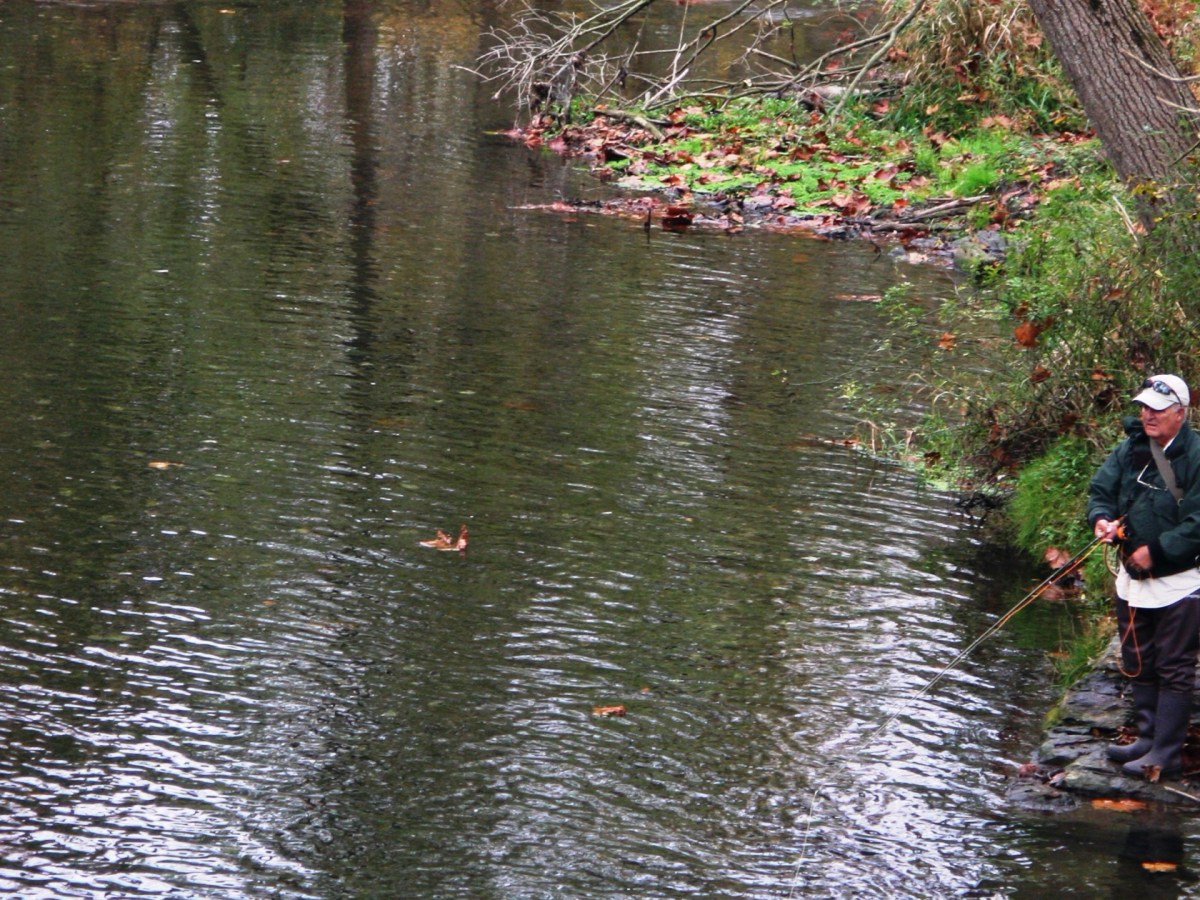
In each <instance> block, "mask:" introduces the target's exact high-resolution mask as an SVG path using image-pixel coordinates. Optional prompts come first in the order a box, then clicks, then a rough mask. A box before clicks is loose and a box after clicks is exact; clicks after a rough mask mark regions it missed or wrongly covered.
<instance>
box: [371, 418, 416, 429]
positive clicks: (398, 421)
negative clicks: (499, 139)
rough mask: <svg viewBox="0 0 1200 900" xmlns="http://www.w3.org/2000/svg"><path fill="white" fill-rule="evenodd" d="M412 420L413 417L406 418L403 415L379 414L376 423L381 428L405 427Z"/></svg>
mask: <svg viewBox="0 0 1200 900" xmlns="http://www.w3.org/2000/svg"><path fill="white" fill-rule="evenodd" d="M411 421H412V420H411V419H405V418H403V417H401V416H379V417H378V418H377V419H375V424H376V425H377V426H379V427H380V428H405V427H407V426H408V425H409V424H410V423H411Z"/></svg>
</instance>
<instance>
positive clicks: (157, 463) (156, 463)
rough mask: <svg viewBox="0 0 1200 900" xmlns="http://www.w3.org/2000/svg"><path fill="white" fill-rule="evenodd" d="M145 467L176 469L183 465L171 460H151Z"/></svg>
mask: <svg viewBox="0 0 1200 900" xmlns="http://www.w3.org/2000/svg"><path fill="white" fill-rule="evenodd" d="M146 465H148V466H149V467H150V468H152V469H176V468H179V467H181V466H182V465H183V463H181V462H178V461H176V460H173V459H152V460H150V461H149V462H148V463H146Z"/></svg>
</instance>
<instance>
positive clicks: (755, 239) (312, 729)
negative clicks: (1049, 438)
mask: <svg viewBox="0 0 1200 900" xmlns="http://www.w3.org/2000/svg"><path fill="white" fill-rule="evenodd" d="M498 15H499V13H498V12H497V11H496V10H494V9H491V8H490V7H488V6H487V5H486V4H482V3H478V4H477V3H469V2H465V0H464V2H461V3H453V2H445V3H436V2H432V3H411V4H410V3H378V4H369V3H361V2H360V3H353V2H346V3H344V4H342V3H330V2H325V0H311V2H288V3H283V2H249V0H246V2H238V3H233V4H228V5H221V4H219V3H147V4H126V3H83V4H76V3H72V4H57V3H47V2H36V3H34V2H23V0H9V2H6V3H5V4H4V5H2V6H0V322H2V324H3V334H4V340H3V342H2V343H0V377H2V379H3V385H4V388H3V390H0V435H2V438H0V475H2V477H3V486H4V489H3V491H0V522H3V523H4V524H3V529H2V530H0V602H2V605H0V733H2V734H3V750H2V751H0V890H4V891H6V892H8V893H9V894H11V895H13V896H20V897H39V898H76V897H78V898H96V897H106V898H146V897H174V898H183V897H188V898H191V897H196V898H243V897H245V898H257V897H264V898H265V897H280V898H343V897H346V898H350V897H428V898H443V897H444V898H449V897H485V898H497V900H501V898H542V897H571V898H584V897H600V896H630V897H647V898H656V897H663V898H666V897H680V896H700V897H792V896H796V897H798V896H803V897H851V896H853V897H863V896H888V897H950V896H956V897H1024V896H1028V897H1034V896H1038V897H1040V896H1046V895H1047V894H1050V895H1071V894H1074V895H1078V896H1108V895H1110V894H1111V895H1113V896H1118V895H1123V894H1124V893H1125V892H1126V891H1132V890H1138V891H1141V892H1143V893H1146V894H1149V895H1154V894H1155V892H1159V895H1162V896H1173V895H1176V894H1177V893H1180V892H1186V891H1187V890H1188V885H1187V882H1186V880H1185V879H1183V878H1181V877H1178V876H1176V877H1170V878H1168V879H1166V880H1163V879H1161V878H1159V879H1156V878H1153V877H1151V876H1149V875H1146V874H1145V873H1144V872H1143V871H1142V869H1141V868H1140V867H1139V865H1138V864H1137V853H1136V852H1133V851H1131V850H1130V849H1129V848H1130V847H1131V846H1139V843H1138V842H1139V841H1142V840H1144V836H1145V834H1146V833H1147V830H1148V829H1151V830H1152V829H1160V830H1162V829H1163V828H1165V833H1166V834H1168V836H1169V837H1172V839H1178V840H1186V841H1191V840H1194V830H1195V829H1194V825H1192V824H1191V823H1190V822H1189V821H1183V822H1174V823H1168V826H1162V823H1161V822H1158V821H1157V820H1155V821H1153V822H1147V821H1146V820H1145V819H1144V818H1141V819H1138V818H1131V817H1128V816H1124V817H1123V816H1122V815H1121V814H1117V813H1111V812H1109V813H1097V812H1094V811H1089V812H1087V813H1076V814H1072V815H1070V816H1045V815H1042V814H1038V813H1034V812H1029V811H1023V810H1021V809H1017V808H1014V807H1013V805H1012V804H1011V803H1010V802H1009V800H1008V799H1007V797H1006V790H1007V786H1008V785H1009V784H1010V783H1011V781H1012V778H1013V777H1014V774H1013V772H1014V769H1015V767H1016V766H1017V765H1019V764H1020V763H1021V762H1023V761H1025V760H1027V759H1028V758H1030V755H1031V753H1032V748H1033V747H1034V746H1035V744H1036V742H1037V740H1038V732H1039V727H1040V723H1041V718H1042V716H1043V715H1044V713H1045V712H1046V711H1047V709H1048V708H1049V707H1050V705H1051V704H1052V703H1053V701H1054V699H1055V690H1054V688H1053V687H1052V683H1051V682H1052V673H1051V670H1050V667H1049V665H1048V662H1047V652H1048V651H1049V650H1050V649H1052V648H1053V647H1054V646H1056V644H1057V642H1058V640H1059V639H1060V637H1062V636H1063V635H1064V634H1065V633H1067V632H1069V630H1070V629H1071V628H1072V627H1073V624H1072V623H1073V618H1072V614H1071V610H1070V608H1069V606H1066V605H1053V604H1038V605H1036V606H1035V607H1033V608H1031V609H1030V610H1028V611H1026V612H1025V613H1023V614H1022V616H1021V617H1020V618H1018V619H1017V620H1015V621H1014V622H1013V623H1012V625H1011V626H1010V627H1009V628H1008V629H1007V630H1006V631H1005V632H1004V633H1002V634H1001V635H1000V636H999V637H997V638H996V639H994V640H992V641H990V642H989V643H987V644H985V645H984V646H983V647H981V648H980V649H979V651H978V652H977V653H975V654H974V655H973V656H972V657H971V658H970V659H968V660H966V661H965V662H964V663H963V664H962V665H961V666H959V667H957V668H956V669H955V670H954V671H952V672H951V673H950V674H949V675H948V677H947V678H946V679H945V681H944V682H943V683H942V684H941V685H939V687H938V688H937V690H936V691H933V692H931V693H930V694H929V695H927V696H923V697H921V699H920V700H918V701H910V699H909V698H911V697H913V696H914V695H915V694H916V692H917V691H919V689H920V688H921V687H922V686H923V685H924V684H925V683H926V682H927V681H928V680H929V679H930V678H932V677H933V676H934V675H935V674H937V673H938V672H939V671H940V670H941V669H942V667H943V666H944V665H945V664H946V663H947V662H948V661H949V660H950V659H952V658H953V657H954V656H955V654H956V653H957V652H958V651H959V650H960V649H961V648H962V647H964V646H965V645H967V644H968V643H969V642H970V641H971V640H972V639H973V638H974V637H975V636H977V635H978V634H979V633H981V632H982V631H983V630H984V629H986V628H987V627H988V625H989V624H990V623H991V622H993V621H995V618H996V617H997V616H998V615H999V614H1001V613H1002V612H1003V611H1004V610H1006V609H1007V608H1008V607H1009V606H1011V605H1012V604H1013V603H1014V602H1015V601H1016V600H1017V599H1019V598H1020V596H1021V595H1022V594H1023V593H1024V592H1025V590H1027V589H1028V587H1029V586H1030V585H1031V584H1032V583H1033V581H1035V580H1036V578H1037V577H1040V573H1038V572H1036V571H1035V570H1032V569H1030V568H1028V567H1027V566H1025V565H1024V564H1023V563H1022V562H1020V561H1019V560H1015V559H1014V557H1013V555H1012V554H1011V553H1010V552H1009V551H1006V550H1005V549H1004V548H999V547H994V546H991V545H989V544H987V543H985V542H983V541H982V540H981V538H980V536H979V534H978V533H977V531H976V529H974V528H973V526H972V522H971V521H970V519H968V518H967V517H965V516H964V515H963V514H962V513H961V512H960V511H959V510H957V509H956V508H955V506H954V505H953V503H952V502H951V501H950V499H949V498H947V497H945V496H942V495H939V494H937V493H935V492H932V491H928V490H925V489H922V487H921V486H920V485H919V484H918V483H917V482H916V481H915V480H914V479H913V478H912V477H911V476H910V475H909V474H907V473H905V472H904V471H902V470H900V469H898V468H895V467H892V466H888V465H885V464H882V463H878V462H874V461H872V459H871V458H870V457H869V456H867V455H865V454H863V453H860V452H856V451H853V450H850V449H847V448H846V447H844V446H842V445H841V444H840V443H839V439H841V438H843V437H845V436H846V435H848V434H850V433H851V432H852V430H853V429H854V427H855V425H856V422H855V419H854V414H853V412H852V411H851V409H850V408H849V407H848V405H847V404H846V403H845V402H844V401H843V400H842V399H841V397H840V391H839V385H840V384H841V383H843V382H845V381H848V380H855V379H860V380H862V381H864V382H867V381H879V380H886V379H884V378H883V374H884V373H881V372H880V371H879V369H878V363H877V362H876V357H875V356H874V354H873V351H874V349H875V348H876V347H877V345H878V342H879V340H880V339H881V338H882V337H883V336H884V330H885V324H884V322H883V320H882V318H881V316H880V315H879V313H878V311H877V309H876V305H875V303H874V302H872V298H874V297H877V296H878V295H879V294H880V293H882V292H883V291H885V290H886V289H887V288H889V287H890V286H892V285H894V284H896V283H898V282H899V281H908V282H911V284H912V290H913V291H914V292H915V293H916V295H917V296H922V297H927V298H930V299H934V298H937V297H939V296H943V295H945V294H948V293H949V292H951V291H952V290H953V289H954V286H953V284H952V282H951V280H950V278H949V277H948V275H947V274H945V273H943V272H940V271H937V270H934V269H920V268H914V267H910V266H907V265H901V266H898V265H897V264H894V263H893V262H892V261H890V260H889V259H888V258H887V257H886V256H885V257H880V256H878V255H877V254H876V253H875V252H874V251H873V249H872V248H871V247H869V246H860V245H856V244H854V243H825V242H818V241H814V240H810V239H804V238H801V237H796V236H788V235H778V234H770V233H761V232H755V231H753V230H751V231H747V232H746V233H743V234H740V235H726V234H720V233H710V232H703V231H693V232H689V233H683V234H667V233H663V232H661V231H657V230H653V229H652V230H651V231H650V232H646V231H644V230H643V228H642V227H641V224H640V223H639V222H632V221H628V220H625V219H620V218H615V217H605V216H599V215H597V216H587V215H565V214H562V213H554V212H548V211H546V210H545V209H543V208H541V207H544V206H545V205H547V204H551V203H553V201H554V200H556V199H558V198H561V197H564V196H569V197H577V196H585V197H601V196H603V194H602V193H601V192H602V191H603V188H602V187H601V186H600V185H599V184H598V183H596V182H594V181H592V180H591V179H590V178H589V177H587V176H586V175H583V174H581V173H580V172H579V171H578V169H577V168H576V167H574V166H572V165H571V164H567V163H563V162H562V161H560V160H557V159H555V158H553V157H552V156H549V155H547V154H544V153H541V152H536V151H529V150H526V149H524V148H522V147H518V146H514V145H513V144H511V143H510V142H508V141H507V140H505V139H503V138H500V137H497V136H494V135H493V134H492V132H493V131H494V130H495V129H499V128H503V127H504V126H505V125H507V124H509V119H508V118H507V117H508V116H509V115H510V113H509V112H508V111H506V110H505V109H503V108H502V107H499V106H496V105H494V104H493V103H492V102H491V101H490V100H489V99H488V97H487V90H486V88H483V87H481V86H480V85H479V84H478V82H477V80H476V79H475V78H474V76H472V75H471V74H470V73H469V72H467V71H465V70H464V69H463V68H460V67H461V66H469V65H471V64H472V62H473V61H474V59H475V58H476V56H477V54H478V53H479V51H480V49H481V47H482V46H483V45H484V42H483V38H482V37H481V36H482V34H483V33H484V32H485V31H486V29H487V27H488V25H489V24H491V23H494V22H495V21H496V19H495V17H496V16H498ZM904 403H905V399H904V398H902V397H897V405H898V407H900V406H903V405H904ZM462 525H466V526H467V528H468V529H469V544H468V546H467V548H466V550H465V551H464V552H461V553H460V552H457V551H439V550H436V549H431V548H428V547H425V546H422V543H421V542H422V541H426V540H428V539H431V538H433V537H434V535H435V534H436V532H437V531H438V530H439V529H440V530H444V531H446V532H448V533H449V534H451V535H452V536H455V537H456V536H457V535H458V532H459V528H460V526H462ZM617 706H620V707H623V708H624V715H603V714H601V713H599V712H597V710H598V709H601V708H603V707H617ZM884 725H886V727H881V726H884ZM1155 833H1156V834H1157V833H1159V832H1155Z"/></svg>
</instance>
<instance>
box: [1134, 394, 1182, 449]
mask: <svg viewBox="0 0 1200 900" xmlns="http://www.w3.org/2000/svg"><path fill="white" fill-rule="evenodd" d="M1141 417H1142V426H1143V427H1144V428H1145V429H1146V436H1147V437H1148V438H1150V440H1152V441H1155V442H1157V443H1158V444H1159V445H1165V444H1167V443H1168V442H1170V440H1171V438H1173V437H1175V435H1176V434H1178V433H1179V429H1180V428H1181V427H1182V426H1183V420H1184V419H1185V418H1187V410H1186V409H1184V408H1183V407H1182V406H1180V405H1179V404H1178V403H1173V404H1172V405H1170V406H1168V407H1167V408H1166V409H1164V410H1154V409H1151V408H1150V407H1148V406H1143V407H1142V408H1141Z"/></svg>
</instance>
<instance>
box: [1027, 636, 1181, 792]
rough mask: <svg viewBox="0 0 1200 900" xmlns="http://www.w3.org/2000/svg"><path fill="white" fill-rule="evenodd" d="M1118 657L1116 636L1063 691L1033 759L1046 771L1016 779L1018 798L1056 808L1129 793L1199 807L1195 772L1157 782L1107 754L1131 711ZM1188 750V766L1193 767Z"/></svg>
mask: <svg viewBox="0 0 1200 900" xmlns="http://www.w3.org/2000/svg"><path fill="white" fill-rule="evenodd" d="M1118 659H1119V654H1118V643H1117V641H1116V640H1115V639H1114V640H1113V642H1112V643H1111V644H1110V645H1109V647H1108V649H1107V650H1106V651H1105V653H1104V655H1103V657H1102V658H1101V659H1100V661H1099V662H1098V664H1097V666H1096V669H1095V670H1094V671H1093V672H1092V673H1091V674H1090V675H1088V676H1087V677H1085V678H1084V679H1082V680H1081V681H1079V682H1078V683H1076V684H1075V685H1074V686H1073V687H1072V688H1071V689H1070V690H1068V691H1067V692H1066V694H1065V695H1064V696H1063V699H1062V701H1061V702H1060V703H1059V705H1058V707H1057V708H1056V709H1055V710H1053V712H1052V713H1051V714H1050V716H1049V717H1048V725H1047V727H1046V730H1045V732H1044V734H1043V739H1042V743H1041V745H1040V746H1039V747H1038V750H1037V754H1036V757H1035V761H1034V766H1033V768H1034V769H1036V770H1037V771H1040V772H1045V773H1047V774H1046V776H1045V777H1044V778H1041V779H1025V780H1023V781H1021V782H1018V783H1015V784H1014V785H1013V786H1012V789H1011V791H1010V796H1011V798H1012V799H1013V800H1014V801H1016V802H1018V803H1020V804H1021V805H1023V806H1028V807H1030V808H1034V809H1046V810H1054V809H1070V808H1073V807H1074V806H1076V805H1078V804H1079V803H1080V802H1082V801H1084V800H1090V799H1093V798H1100V797H1103V798H1128V799H1132V800H1145V801H1148V802H1154V803H1164V804H1171V805H1186V806H1190V807H1196V808H1198V809H1200V783H1197V784H1193V783H1192V781H1193V780H1195V776H1193V775H1185V776H1184V778H1182V779H1174V780H1164V781H1163V782H1161V783H1157V784H1155V783H1151V782H1149V781H1146V780H1144V779H1141V778H1130V777H1128V776H1127V775H1125V774H1124V773H1122V771H1121V769H1120V767H1119V766H1118V765H1117V764H1116V763H1113V762H1111V761H1110V760H1109V759H1108V755H1107V753H1106V752H1105V751H1106V748H1107V747H1108V745H1109V744H1110V743H1112V742H1113V741H1114V740H1115V739H1116V738H1117V736H1118V734H1119V733H1120V730H1121V728H1122V727H1123V726H1125V725H1126V724H1127V723H1128V721H1129V720H1130V718H1131V716H1132V702H1131V699H1130V697H1129V696H1128V691H1127V688H1128V679H1127V678H1126V677H1125V676H1124V675H1122V674H1121V673H1120V671H1119V669H1118V668H1117V661H1118ZM1197 705H1198V706H1200V704H1197ZM1196 714H1200V709H1198V710H1197V711H1196ZM1196 714H1194V716H1195V715H1196ZM1194 727H1195V718H1193V728H1194ZM1188 755H1189V754H1186V753H1185V767H1184V768H1185V772H1188V771H1189V770H1190V767H1189V766H1188V765H1187V761H1188V760H1187V757H1188Z"/></svg>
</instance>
